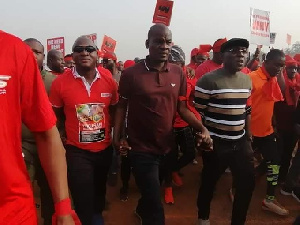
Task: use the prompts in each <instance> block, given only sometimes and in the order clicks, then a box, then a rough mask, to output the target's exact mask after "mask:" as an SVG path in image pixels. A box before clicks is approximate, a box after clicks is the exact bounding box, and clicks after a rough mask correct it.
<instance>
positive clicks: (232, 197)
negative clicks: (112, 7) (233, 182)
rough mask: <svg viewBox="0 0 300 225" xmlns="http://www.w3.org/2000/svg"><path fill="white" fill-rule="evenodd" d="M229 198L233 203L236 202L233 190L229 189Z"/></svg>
mask: <svg viewBox="0 0 300 225" xmlns="http://www.w3.org/2000/svg"><path fill="white" fill-rule="evenodd" d="M229 198H230V201H231V203H233V202H234V190H233V189H232V188H230V189H229Z"/></svg>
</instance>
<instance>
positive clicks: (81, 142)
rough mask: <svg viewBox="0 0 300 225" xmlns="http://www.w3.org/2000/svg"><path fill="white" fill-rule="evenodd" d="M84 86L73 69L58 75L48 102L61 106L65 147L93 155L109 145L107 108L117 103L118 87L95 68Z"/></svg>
mask: <svg viewBox="0 0 300 225" xmlns="http://www.w3.org/2000/svg"><path fill="white" fill-rule="evenodd" d="M95 72H96V77H95V79H94V81H93V82H92V84H91V85H90V84H88V82H87V81H86V80H85V78H84V77H83V76H80V75H79V74H78V73H77V71H76V69H75V68H74V69H73V70H70V71H67V72H66V73H64V74H63V75H61V76H59V77H58V78H57V79H55V81H54V82H53V84H52V87H51V92H50V101H51V103H52V105H53V107H57V108H60V107H63V108H64V113H65V116H66V122H65V127H66V134H67V144H70V145H74V146H76V147H78V148H81V149H85V150H89V151H93V152H97V151H101V150H104V149H105V148H107V147H108V146H109V145H110V144H111V117H110V115H109V106H110V105H115V104H116V103H117V102H118V87H117V84H116V82H115V81H114V80H113V79H112V77H111V76H110V74H106V70H105V69H101V68H100V67H98V69H95Z"/></svg>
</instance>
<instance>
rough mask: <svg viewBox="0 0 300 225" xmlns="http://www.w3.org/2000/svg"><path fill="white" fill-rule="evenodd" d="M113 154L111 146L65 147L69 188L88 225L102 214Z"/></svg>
mask: <svg viewBox="0 0 300 225" xmlns="http://www.w3.org/2000/svg"><path fill="white" fill-rule="evenodd" d="M112 153H113V149H112V147H111V146H110V147H108V148H107V149H105V150H103V151H100V152H90V151H87V150H83V149H79V148H77V147H75V146H71V145H67V146H66V158H67V166H68V183H69V188H70V191H71V195H72V198H73V201H74V206H75V211H76V213H77V215H78V217H79V219H80V221H81V223H82V225H91V224H92V221H93V217H94V216H95V215H99V214H102V211H103V210H104V208H105V195H106V181H107V175H108V172H109V168H110V166H111V161H112Z"/></svg>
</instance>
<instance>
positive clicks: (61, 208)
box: [54, 198, 72, 216]
mask: <svg viewBox="0 0 300 225" xmlns="http://www.w3.org/2000/svg"><path fill="white" fill-rule="evenodd" d="M54 207H55V214H56V215H57V216H65V215H69V214H71V213H72V208H71V199H70V198H66V199H64V200H61V201H60V202H57V203H55V206H54Z"/></svg>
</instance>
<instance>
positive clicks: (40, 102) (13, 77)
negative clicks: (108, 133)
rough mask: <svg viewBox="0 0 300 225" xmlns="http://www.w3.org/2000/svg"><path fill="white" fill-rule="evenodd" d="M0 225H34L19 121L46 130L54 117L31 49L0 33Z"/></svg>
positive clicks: (33, 213) (53, 124) (29, 183)
mask: <svg viewBox="0 0 300 225" xmlns="http://www.w3.org/2000/svg"><path fill="white" fill-rule="evenodd" d="M0 46H1V51H0V104H1V107H0V117H1V119H0V127H1V129H0V136H1V138H0V146H1V148H0V171H1V175H0V224H1V225H2V224H3V225H4V224H7V225H8V224H9V225H32V224H37V216H36V209H35V206H34V200H33V195H32V188H31V182H30V179H29V176H28V174H27V171H26V166H25V163H24V159H23V157H22V151H21V149H22V148H21V121H23V122H24V123H25V124H26V126H27V127H28V128H29V129H30V130H31V131H35V132H38V131H46V130H49V129H51V128H52V127H53V126H55V123H56V118H55V115H54V113H53V111H52V108H51V104H50V102H49V100H48V97H47V94H46V91H45V87H44V84H43V81H42V76H41V74H40V71H39V69H38V67H37V63H36V59H35V57H34V56H33V53H32V51H31V49H30V48H29V47H28V46H27V45H25V44H24V43H23V42H22V41H21V40H20V39H18V38H16V37H14V36H12V35H10V34H7V33H4V32H2V31H0Z"/></svg>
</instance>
